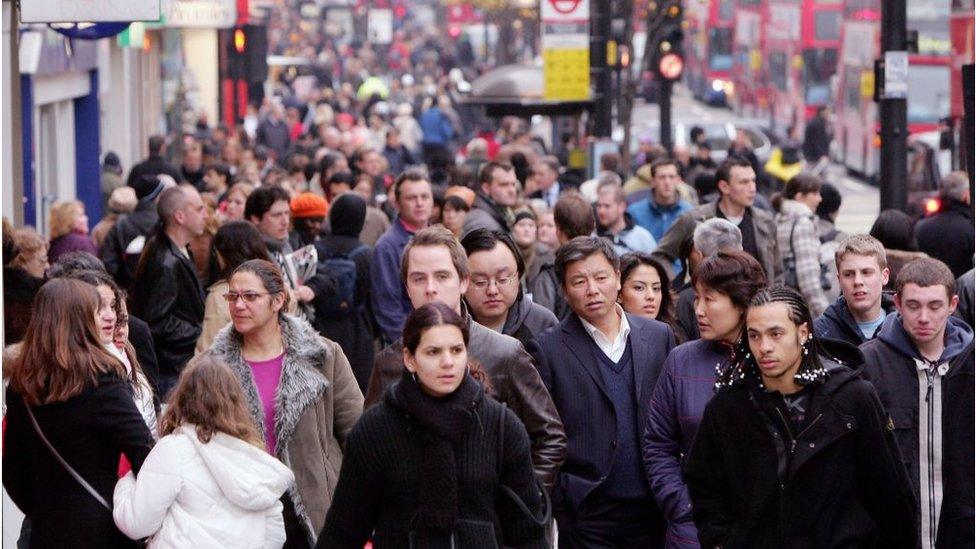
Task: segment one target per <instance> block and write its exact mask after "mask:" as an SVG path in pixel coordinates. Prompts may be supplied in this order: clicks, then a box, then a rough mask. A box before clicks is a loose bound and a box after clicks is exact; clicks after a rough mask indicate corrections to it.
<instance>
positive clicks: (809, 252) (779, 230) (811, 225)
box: [776, 200, 828, 318]
mask: <svg viewBox="0 0 976 549" xmlns="http://www.w3.org/2000/svg"><path fill="white" fill-rule="evenodd" d="M816 220H817V218H816V216H815V215H814V213H813V212H812V211H810V208H808V207H807V206H806V205H805V204H801V203H799V202H797V201H796V200H784V201H783V204H782V206H780V211H779V213H778V214H776V243H777V246H778V247H779V254H780V257H781V258H782V259H783V271H784V275H785V277H786V279H787V280H789V279H790V278H791V274H792V275H793V276H794V277H795V278H794V280H795V281H796V287H795V289H797V290H799V291H800V294H802V295H803V299H804V300H805V301H806V302H807V305H808V306H809V307H810V314H811V315H812V316H813V317H814V318H816V317H818V316H820V315H821V314H822V313H823V312H824V310H825V309H826V308H827V305H828V304H827V297H826V296H825V295H824V291H823V287H822V286H821V279H820V237H819V236H817V225H816ZM791 263H792V265H791ZM787 270H792V271H793V272H792V273H788V272H786V271H787Z"/></svg>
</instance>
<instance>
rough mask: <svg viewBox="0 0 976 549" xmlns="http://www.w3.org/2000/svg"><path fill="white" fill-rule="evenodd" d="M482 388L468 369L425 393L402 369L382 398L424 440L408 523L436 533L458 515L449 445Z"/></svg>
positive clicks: (464, 429) (466, 426) (465, 426)
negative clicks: (441, 390)
mask: <svg viewBox="0 0 976 549" xmlns="http://www.w3.org/2000/svg"><path fill="white" fill-rule="evenodd" d="M483 396H484V391H483V390H482V388H481V385H479V384H478V382H477V381H475V380H474V378H472V377H471V376H470V375H465V376H464V379H463V380H462V381H461V385H459V386H458V388H457V389H456V390H455V391H454V392H453V393H451V394H449V395H447V396H445V397H441V398H437V397H433V396H430V395H428V394H427V393H425V392H424V390H423V389H422V388H421V386H420V383H419V382H417V381H415V380H414V378H413V376H412V375H411V374H410V373H409V372H408V371H407V370H406V369H404V371H403V377H402V378H401V379H400V381H399V382H398V383H397V384H396V385H394V386H393V387H392V388H391V389H390V393H388V398H387V400H388V401H389V402H390V404H392V405H393V406H394V407H395V408H397V409H399V410H400V411H402V412H403V413H405V414H407V415H408V416H409V417H410V420H411V421H412V422H413V423H414V424H415V425H417V426H418V427H419V430H420V432H421V437H422V439H423V441H424V453H423V460H424V462H423V466H422V467H421V471H423V473H422V478H421V479H420V493H419V498H418V500H419V505H418V507H417V510H416V513H415V514H414V516H413V518H412V519H411V526H412V527H413V528H414V529H416V530H419V531H420V532H421V533H422V534H424V533H427V534H433V533H437V534H441V533H444V532H446V531H450V530H452V529H453V528H454V525H455V523H456V522H457V517H458V489H457V471H456V466H455V463H454V449H455V447H456V446H457V445H458V444H460V443H461V441H462V440H463V439H464V437H465V436H466V435H467V434H468V432H469V431H470V430H471V427H472V424H473V422H472V419H473V416H474V414H475V412H474V410H475V408H476V407H477V406H478V404H479V403H480V402H481V399H482V398H483Z"/></svg>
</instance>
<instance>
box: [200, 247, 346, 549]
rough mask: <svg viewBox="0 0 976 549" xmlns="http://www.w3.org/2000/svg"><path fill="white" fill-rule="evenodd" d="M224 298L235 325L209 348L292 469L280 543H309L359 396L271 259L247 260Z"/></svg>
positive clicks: (336, 351) (328, 497) (339, 356)
mask: <svg viewBox="0 0 976 549" xmlns="http://www.w3.org/2000/svg"><path fill="white" fill-rule="evenodd" d="M223 297H224V299H225V300H226V301H227V305H226V306H227V307H228V308H229V310H230V316H231V323H232V324H231V326H230V327H229V328H228V329H225V330H221V331H220V332H218V334H217V336H216V337H215V338H214V342H213V346H212V347H211V348H210V350H209V351H208V353H210V354H212V355H213V356H214V357H217V358H219V359H221V360H223V361H224V362H226V363H227V365H228V366H230V367H231V369H232V370H234V373H235V374H237V378H238V379H239V380H240V381H241V386H242V388H243V390H244V398H245V401H246V403H247V407H248V410H249V411H250V413H251V419H252V420H253V421H254V423H255V425H257V426H258V429H259V430H260V432H261V434H262V438H263V439H264V442H265V447H266V448H267V450H268V453H270V454H271V455H273V456H275V457H277V458H278V459H280V460H281V461H282V462H283V463H285V464H286V465H288V467H289V468H290V469H291V470H292V472H293V473H294V474H295V478H296V482H295V485H294V486H293V487H291V488H289V490H288V493H287V495H286V497H284V498H283V502H282V503H284V518H285V534H286V537H287V540H286V542H285V547H287V548H292V547H309V546H311V545H312V544H314V543H315V535H316V534H317V533H318V532H319V530H320V529H321V528H322V525H323V524H324V523H325V514H326V512H327V511H328V510H329V504H330V503H331V501H332V493H333V492H334V491H335V485H336V481H337V479H338V477H339V468H340V467H341V466H342V455H343V445H344V443H345V441H346V437H347V436H348V434H349V431H351V430H352V426H353V425H354V424H355V423H356V421H357V420H358V419H359V416H360V415H362V412H363V395H362V393H361V392H360V390H359V386H358V385H357V384H356V378H355V377H353V373H352V368H350V366H349V361H348V360H347V359H346V355H345V354H344V353H343V352H342V348H341V347H339V344H338V343H336V342H334V341H329V340H328V339H325V338H323V337H322V336H320V335H319V334H318V333H316V331H315V329H314V328H312V326H311V325H310V324H309V323H308V322H307V321H306V320H304V319H299V318H297V317H294V316H292V315H289V314H286V313H285V311H286V310H287V308H288V302H289V301H290V300H291V296H290V295H289V293H288V286H287V283H286V282H285V279H284V276H283V275H282V274H281V270H280V269H278V267H277V266H276V265H275V264H274V263H271V262H270V261H267V260H263V259H252V260H249V261H245V262H244V263H242V264H241V265H239V266H238V267H237V268H236V269H234V272H233V274H232V275H231V276H230V279H229V280H228V285H227V292H226V293H225V294H224V296H223Z"/></svg>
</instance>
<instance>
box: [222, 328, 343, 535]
mask: <svg viewBox="0 0 976 549" xmlns="http://www.w3.org/2000/svg"><path fill="white" fill-rule="evenodd" d="M281 335H282V339H283V340H284V347H285V361H284V363H283V364H282V367H281V380H280V381H279V384H278V393H277V395H276V396H275V425H274V429H275V435H276V437H275V438H276V446H275V453H276V454H278V455H277V457H278V458H279V459H280V460H281V461H282V463H284V464H285V465H287V466H289V467H291V460H290V458H289V453H288V443H289V441H290V440H291V437H292V435H294V434H295V428H296V427H297V426H298V421H299V420H300V419H301V417H302V415H303V414H304V413H305V411H306V410H308V408H309V407H311V406H312V405H313V404H315V402H317V401H318V400H319V399H320V398H321V397H322V395H323V394H324V393H325V391H326V390H327V389H328V388H329V386H330V385H331V384H332V383H331V382H330V381H329V380H328V379H326V377H325V375H324V374H323V373H322V365H323V364H324V363H325V362H326V361H328V360H330V359H331V357H330V356H329V355H330V351H329V348H328V347H327V346H326V344H325V340H324V338H322V336H320V335H319V334H318V333H317V332H316V331H315V330H314V329H313V328H312V326H311V325H310V324H309V323H308V321H306V320H304V319H300V318H297V317H294V316H291V315H287V314H286V315H284V316H283V317H282V320H281ZM242 343H243V340H242V338H241V335H240V334H238V333H237V332H236V331H234V325H233V324H229V325H227V326H225V327H224V328H223V329H221V330H220V332H218V333H217V335H216V336H215V337H214V342H213V346H212V347H211V348H210V350H209V351H207V352H208V353H212V354H213V355H214V356H216V357H220V358H222V359H223V360H224V361H225V362H226V363H227V364H228V365H229V366H230V367H231V369H232V370H234V372H235V373H236V374H237V376H238V378H240V380H241V387H242V388H243V389H244V398H245V399H246V400H247V406H248V409H249V410H250V412H251V417H252V419H253V420H254V422H255V423H256V424H257V426H258V429H259V430H260V432H261V436H262V437H265V436H266V435H265V430H264V412H263V410H262V407H261V398H260V396H258V388H257V385H256V384H255V383H254V376H253V375H252V374H251V369H250V367H249V366H248V365H247V363H246V362H245V361H244V357H243V356H242V354H241V352H242ZM288 494H289V495H290V496H291V500H292V503H293V504H294V506H295V513H296V514H297V515H298V516H299V517H300V518H301V520H302V522H303V524H304V525H305V527H306V529H307V530H308V532H307V533H308V534H309V536H310V537H309V539H310V541H311V542H312V544H313V545H314V544H315V536H316V535H317V534H318V532H314V531H313V528H312V526H311V520H310V519H309V516H308V512H307V511H306V509H305V505H304V503H303V501H302V498H301V495H300V494H299V493H298V486H297V483H296V484H293V485H292V486H291V487H290V488H289V489H288Z"/></svg>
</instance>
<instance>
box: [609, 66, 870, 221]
mask: <svg viewBox="0 0 976 549" xmlns="http://www.w3.org/2000/svg"><path fill="white" fill-rule="evenodd" d="M672 101H673V105H674V123H675V125H676V126H679V125H680V126H682V127H684V128H688V127H690V126H692V125H694V124H696V123H724V122H731V123H732V124H737V123H742V122H744V123H751V124H761V123H762V121H756V120H754V119H746V118H741V117H738V116H736V115H735V113H733V112H732V111H731V110H729V109H726V108H721V107H711V106H707V105H703V104H702V103H700V102H698V101H696V100H695V99H694V98H693V97H692V96H691V93H690V92H689V91H688V89H687V88H685V87H684V86H681V85H677V86H675V90H674V96H673V98H672ZM657 117H658V108H657V105H651V104H645V103H639V104H638V106H637V107H636V108H635V109H634V115H633V121H634V124H633V125H634V128H635V130H634V131H635V134H640V132H641V130H640V129H639V128H642V127H646V126H647V125H648V122H649V121H655V120H656V119H657ZM651 132H652V133H651V135H652V136H653V138H654V139H655V140H657V139H658V137H659V135H658V130H657V127H656V123H655V127H654V128H653V130H652V131H651ZM618 133H619V132H618ZM615 137H616V136H615ZM632 139H636V135H635V136H634V137H633V138H632ZM683 139H684V141H685V142H687V140H688V136H687V135H686V136H684V138H683ZM678 142H680V140H679V141H678ZM827 173H828V175H827V176H826V177H825V179H826V181H827V182H829V183H833V184H834V185H835V186H836V187H837V189H838V190H839V191H840V193H841V196H842V197H843V202H842V203H841V207H840V214H839V215H838V217H837V228H838V229H840V230H841V231H844V232H846V233H848V234H851V233H867V232H868V230H870V229H871V224H872V223H874V220H875V219H876V218H877V217H878V204H879V192H878V189H877V187H873V186H871V185H868V184H866V183H865V182H864V181H862V180H860V179H858V178H855V177H852V176H850V175H848V174H847V171H846V170H845V169H844V168H843V167H842V166H839V165H837V164H831V165H830V166H829V167H828V169H827Z"/></svg>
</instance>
